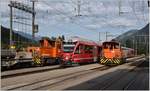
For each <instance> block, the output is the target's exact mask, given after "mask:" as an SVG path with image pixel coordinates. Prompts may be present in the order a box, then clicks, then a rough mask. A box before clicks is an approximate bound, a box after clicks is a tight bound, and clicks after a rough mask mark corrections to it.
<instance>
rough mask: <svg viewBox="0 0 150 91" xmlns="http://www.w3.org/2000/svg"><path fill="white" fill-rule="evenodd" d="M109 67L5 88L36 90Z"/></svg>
mask: <svg viewBox="0 0 150 91" xmlns="http://www.w3.org/2000/svg"><path fill="white" fill-rule="evenodd" d="M110 68H111V67H108V66H104V65H102V66H100V67H97V68H92V69H89V70H83V71H79V72H76V73H69V74H65V75H62V76H58V77H54V78H50V79H45V80H40V81H36V82H33V83H29V84H25V85H22V86H18V87H13V88H7V90H21V89H29V88H30V89H32V90H37V89H40V88H43V87H47V86H49V85H51V86H52V85H56V84H58V83H60V82H62V81H65V80H68V79H73V78H76V77H78V76H82V75H86V74H89V73H95V72H96V71H98V70H99V71H102V70H107V69H110ZM43 84H44V85H43ZM39 85H40V86H39ZM3 89H4V88H3Z"/></svg>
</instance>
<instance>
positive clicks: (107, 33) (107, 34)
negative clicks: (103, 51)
mask: <svg viewBox="0 0 150 91" xmlns="http://www.w3.org/2000/svg"><path fill="white" fill-rule="evenodd" d="M108 33H109V32H106V41H107V37H108Z"/></svg>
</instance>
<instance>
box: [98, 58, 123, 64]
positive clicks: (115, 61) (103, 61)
mask: <svg viewBox="0 0 150 91" xmlns="http://www.w3.org/2000/svg"><path fill="white" fill-rule="evenodd" d="M100 63H101V64H117V65H119V64H121V63H123V62H122V60H121V59H107V58H101V59H100Z"/></svg>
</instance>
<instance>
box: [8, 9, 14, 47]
mask: <svg viewBox="0 0 150 91" xmlns="http://www.w3.org/2000/svg"><path fill="white" fill-rule="evenodd" d="M9 7H10V31H9V45H10V47H9V49H11V46H12V45H13V43H12V42H13V41H12V26H13V22H12V21H13V13H12V6H9Z"/></svg>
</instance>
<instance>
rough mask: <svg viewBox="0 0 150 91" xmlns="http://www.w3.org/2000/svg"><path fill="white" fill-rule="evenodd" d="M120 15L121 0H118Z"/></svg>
mask: <svg viewBox="0 0 150 91" xmlns="http://www.w3.org/2000/svg"><path fill="white" fill-rule="evenodd" d="M120 15H121V0H119V16H120Z"/></svg>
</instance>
